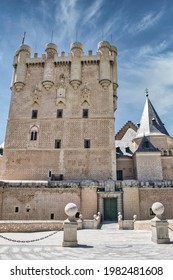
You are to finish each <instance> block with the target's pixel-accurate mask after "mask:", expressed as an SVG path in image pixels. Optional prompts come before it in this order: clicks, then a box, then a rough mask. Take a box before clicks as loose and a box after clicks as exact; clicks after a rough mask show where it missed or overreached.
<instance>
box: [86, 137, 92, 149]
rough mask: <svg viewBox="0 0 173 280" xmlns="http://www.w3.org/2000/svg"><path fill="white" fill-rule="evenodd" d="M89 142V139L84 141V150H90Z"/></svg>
mask: <svg viewBox="0 0 173 280" xmlns="http://www.w3.org/2000/svg"><path fill="white" fill-rule="evenodd" d="M90 144H91V143H90V140H89V139H85V140H84V148H86V149H89V148H90Z"/></svg>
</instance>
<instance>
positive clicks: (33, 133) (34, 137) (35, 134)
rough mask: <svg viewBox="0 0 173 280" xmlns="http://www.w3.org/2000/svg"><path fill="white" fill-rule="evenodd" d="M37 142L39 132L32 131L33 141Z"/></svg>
mask: <svg viewBox="0 0 173 280" xmlns="http://www.w3.org/2000/svg"><path fill="white" fill-rule="evenodd" d="M36 140H37V131H32V132H31V141H36Z"/></svg>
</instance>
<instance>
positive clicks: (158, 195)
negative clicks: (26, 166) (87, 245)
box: [0, 180, 173, 221]
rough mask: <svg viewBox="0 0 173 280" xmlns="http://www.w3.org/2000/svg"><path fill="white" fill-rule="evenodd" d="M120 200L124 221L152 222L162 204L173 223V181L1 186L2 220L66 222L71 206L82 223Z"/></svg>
mask: <svg viewBox="0 0 173 280" xmlns="http://www.w3.org/2000/svg"><path fill="white" fill-rule="evenodd" d="M105 198H117V211H118V212H121V213H122V215H123V219H125V220H132V219H133V215H137V220H149V219H151V218H152V217H153V215H152V212H151V206H152V204H153V203H154V202H157V201H159V202H161V203H163V205H164V207H165V213H164V215H165V217H166V218H167V219H173V207H172V205H173V181H136V180H126V181H122V182H120V181H112V180H108V181H89V180H88V181H80V182H77V181H76V182H74V181H73V182H72V181H64V182H45V181H43V182H29V181H28V182H24V181H23V182H22V181H21V182H20V181H19V182H10V181H9V182H0V219H1V220H5V221H8V220H19V221H20V220H26V221H27V220H44V221H48V220H49V221H54V220H61V221H62V220H65V219H66V218H67V217H66V214H65V213H64V208H65V206H66V204H68V203H69V202H73V203H75V204H76V205H77V207H78V212H79V213H80V214H82V216H83V219H84V220H86V219H93V215H95V214H97V213H98V212H100V213H101V216H102V220H104V207H103V206H104V203H103V202H104V199H105Z"/></svg>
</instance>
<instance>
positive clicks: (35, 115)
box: [32, 110, 38, 119]
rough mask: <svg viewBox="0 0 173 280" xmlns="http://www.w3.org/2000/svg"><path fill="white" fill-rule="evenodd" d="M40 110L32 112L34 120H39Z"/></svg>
mask: <svg viewBox="0 0 173 280" xmlns="http://www.w3.org/2000/svg"><path fill="white" fill-rule="evenodd" d="M37 116H38V110H32V119H37Z"/></svg>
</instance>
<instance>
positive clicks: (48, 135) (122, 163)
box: [0, 41, 173, 220]
mask: <svg viewBox="0 0 173 280" xmlns="http://www.w3.org/2000/svg"><path fill="white" fill-rule="evenodd" d="M116 56H117V49H116V47H115V46H112V45H110V43H109V42H106V41H103V42H100V43H99V44H98V50H97V53H96V55H93V54H92V51H89V52H88V55H87V56H86V55H85V54H84V51H83V46H82V44H81V43H79V42H74V43H72V45H71V48H70V53H69V54H68V55H67V56H66V55H65V53H64V52H62V53H61V55H59V54H58V48H57V46H56V45H55V44H54V43H49V44H47V45H46V48H45V53H44V54H43V55H42V57H38V54H37V53H35V54H34V57H31V48H30V47H29V46H28V45H25V44H22V45H21V46H20V48H19V49H18V50H17V51H16V53H15V56H14V64H13V66H14V71H13V78H12V83H11V103H10V110H9V118H8V124H7V131H6V139H5V145H4V149H3V156H1V157H0V178H1V182H0V206H1V207H0V209H1V213H0V218H1V219H2V220H3V219H4V220H7V219H19V220H20V219H25V218H26V217H28V218H29V219H45V220H46V219H63V218H64V210H63V209H64V206H65V205H66V204H67V203H68V202H74V203H76V204H77V206H78V209H79V212H80V213H82V214H83V216H84V217H85V218H88V219H90V218H91V217H92V216H93V214H95V213H97V212H98V211H99V212H101V214H102V218H103V219H104V220H117V217H118V212H121V213H123V216H124V218H126V219H129V218H131V217H132V216H133V215H134V214H137V216H138V219H149V218H150V216H151V215H152V213H151V205H152V203H153V202H155V201H158V200H159V201H160V202H162V203H163V204H164V205H165V215H167V217H168V218H172V217H173V210H172V209H169V207H168V203H172V202H173V198H172V197H173V188H172V186H173V182H172V180H173V138H172V137H170V136H169V134H168V132H167V130H166V128H165V127H164V125H163V123H162V122H161V120H160V118H159V116H158V114H157V112H156V111H155V109H154V107H153V105H152V103H151V101H150V99H149V97H148V95H147V96H146V103H145V106H144V111H143V114H142V117H141V121H140V123H138V124H137V126H136V125H134V124H133V123H132V122H131V121H128V122H127V123H126V124H125V125H124V127H123V128H122V129H121V130H120V131H119V132H118V133H117V134H116V135H115V132H114V122H115V119H114V112H115V111H116V108H117V87H118V82H117V63H116Z"/></svg>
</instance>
